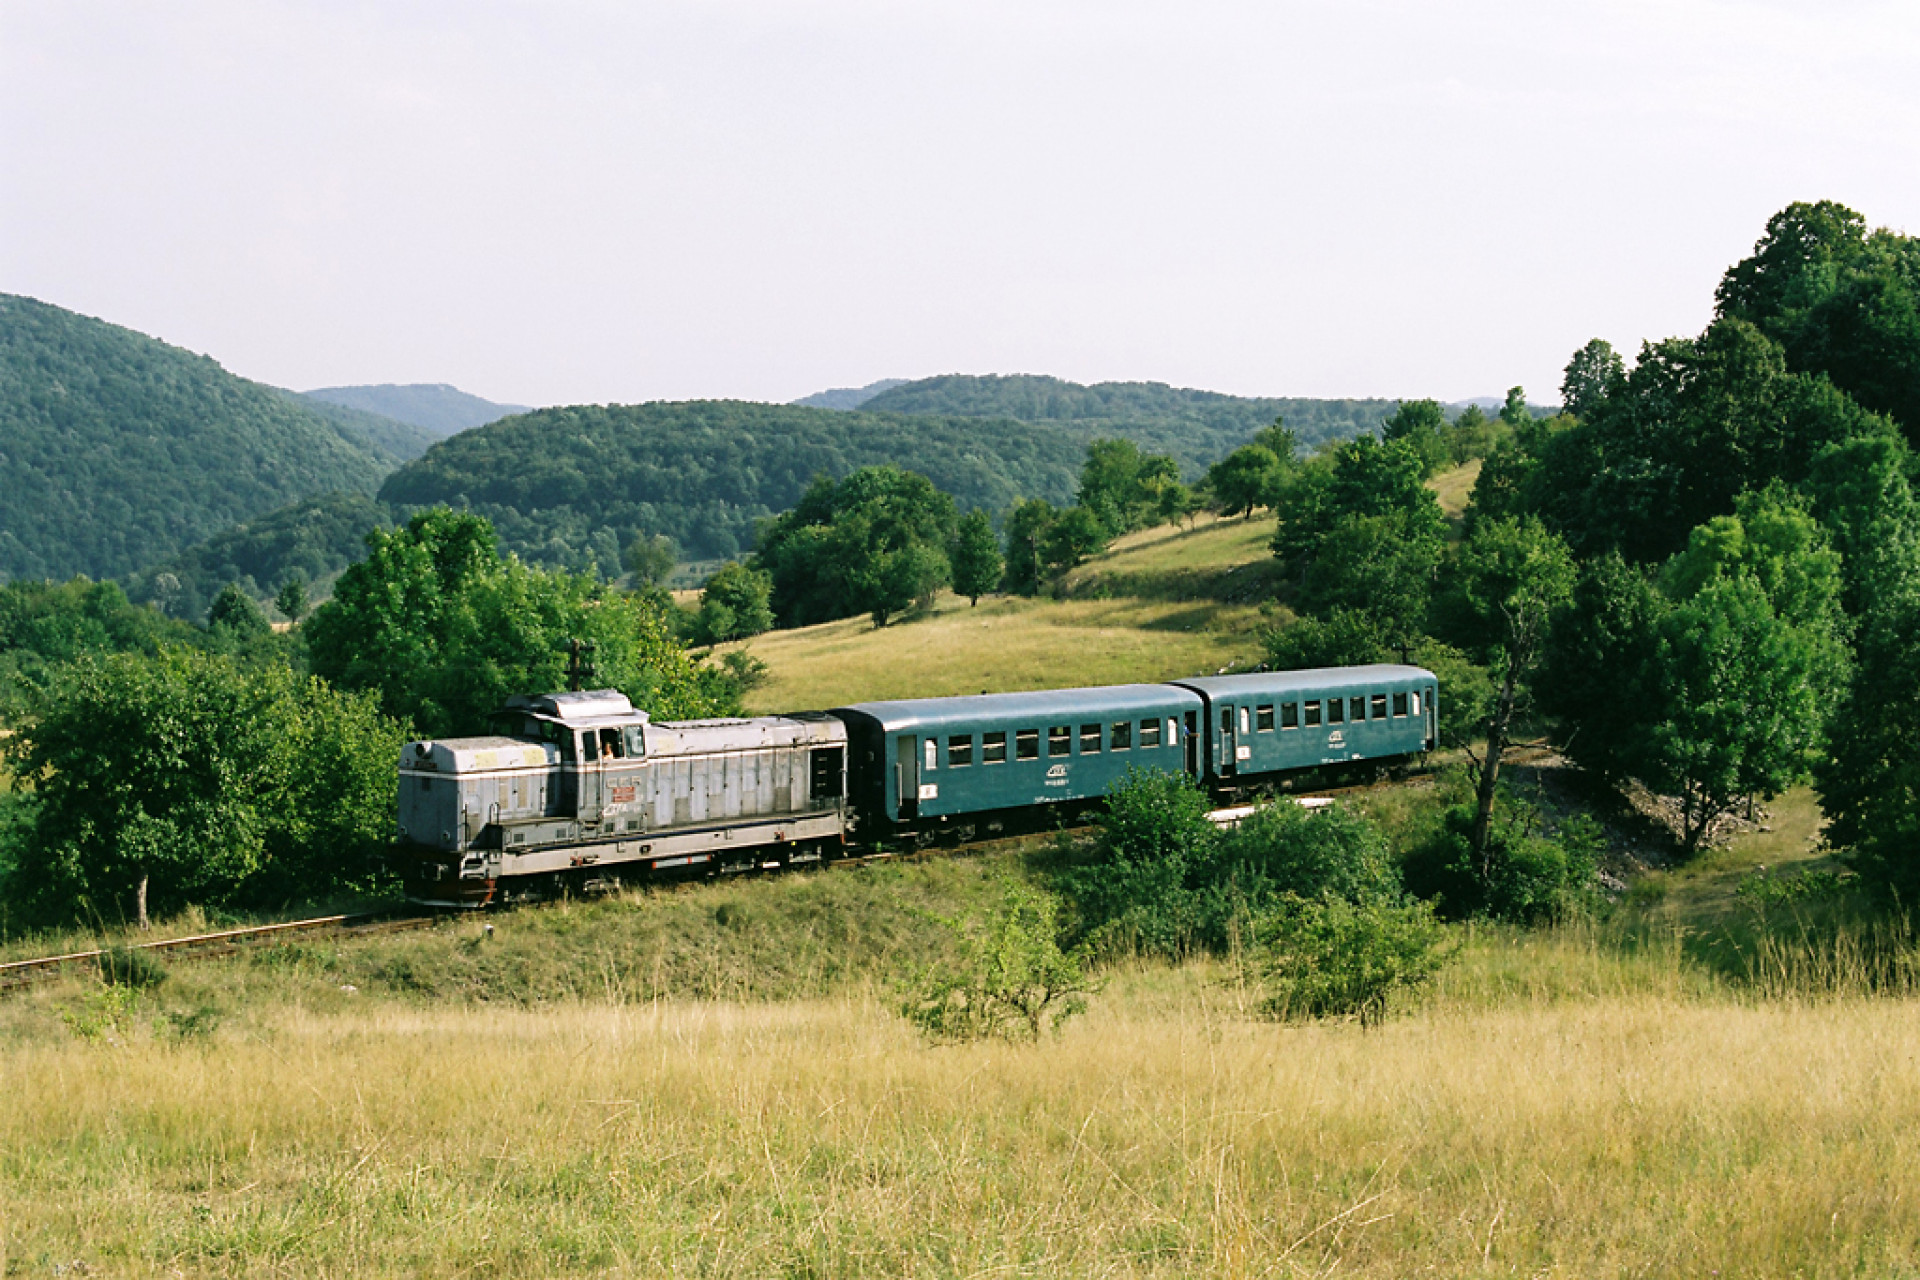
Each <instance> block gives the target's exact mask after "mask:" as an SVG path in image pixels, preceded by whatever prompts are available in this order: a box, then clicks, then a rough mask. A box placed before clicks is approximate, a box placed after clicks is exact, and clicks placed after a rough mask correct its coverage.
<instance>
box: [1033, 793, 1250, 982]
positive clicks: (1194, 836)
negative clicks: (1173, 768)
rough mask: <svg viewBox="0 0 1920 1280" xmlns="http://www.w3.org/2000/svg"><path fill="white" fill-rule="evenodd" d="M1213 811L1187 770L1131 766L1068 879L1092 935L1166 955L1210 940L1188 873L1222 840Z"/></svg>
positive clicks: (1095, 939) (1085, 929) (1099, 941)
mask: <svg viewBox="0 0 1920 1280" xmlns="http://www.w3.org/2000/svg"><path fill="white" fill-rule="evenodd" d="M1207 812H1208V804H1207V797H1206V795H1205V793H1204V792H1202V791H1201V790H1200V788H1199V787H1198V786H1196V785H1195V784H1194V783H1193V782H1192V781H1191V780H1190V779H1188V778H1187V777H1185V776H1184V775H1181V774H1171V773H1163V772H1160V771H1158V770H1144V769H1136V770H1132V771H1130V772H1129V773H1128V775H1127V778H1126V779H1125V781H1123V782H1122V783H1121V784H1120V786H1119V787H1118V788H1116V789H1115V790H1114V791H1112V792H1111V793H1109V795H1108V797H1107V809H1106V812H1105V813H1104V814H1103V815H1102V816H1101V817H1100V818H1099V819H1098V821H1097V822H1096V824H1095V826H1096V834H1095V836H1094V838H1093V840H1092V841H1091V843H1090V844H1088V845H1087V846H1086V847H1085V848H1084V850H1083V851H1082V852H1081V854H1080V856H1079V859H1078V860H1077V861H1076V862H1075V863H1074V864H1073V865H1071V866H1069V867H1068V868H1067V869H1066V871H1065V873H1064V874H1063V876H1062V877H1061V879H1062V883H1063V885H1064V887H1065V888H1066V889H1067V891H1068V893H1069V894H1070V895H1071V896H1072V898H1073V901H1074V905H1075V906H1076V907H1077V908H1078V911H1079V915H1080V926H1081V929H1082V931H1083V933H1084V936H1085V937H1086V938H1087V939H1088V940H1089V941H1091V942H1093V943H1095V944H1096V945H1100V946H1104V947H1120V946H1127V945H1130V946H1131V947H1132V948H1133V949H1135V950H1139V951H1145V952H1152V953H1156V954H1160V955H1166V956H1179V955H1183V954H1185V953H1186V952H1187V951H1189V950H1191V949H1193V947H1194V946H1195V945H1196V944H1198V943H1200V942H1202V941H1204V938H1203V936H1202V935H1203V934H1204V932H1205V929H1204V926H1203V921H1202V904H1201V895H1200V894H1199V893H1196V892H1195V891H1194V890H1193V888H1192V887H1190V885H1189V878H1190V874H1191V873H1192V872H1194V871H1195V870H1197V869H1200V868H1204V867H1206V866H1207V865H1208V864H1209V862H1210V861H1211V856H1212V854H1213V851H1214V846H1215V845H1216V844H1217V843H1218V842H1219V839H1220V833H1219V831H1218V830H1217V829H1216V828H1215V827H1214V825H1213V824H1212V823H1211V822H1209V821H1208V820H1207Z"/></svg>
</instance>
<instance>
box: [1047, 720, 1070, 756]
mask: <svg viewBox="0 0 1920 1280" xmlns="http://www.w3.org/2000/svg"><path fill="white" fill-rule="evenodd" d="M1047 754H1048V755H1050V756H1070V755H1072V754H1073V728H1072V726H1070V725H1064V724H1056V725H1054V726H1053V727H1052V728H1050V729H1048V730H1047Z"/></svg>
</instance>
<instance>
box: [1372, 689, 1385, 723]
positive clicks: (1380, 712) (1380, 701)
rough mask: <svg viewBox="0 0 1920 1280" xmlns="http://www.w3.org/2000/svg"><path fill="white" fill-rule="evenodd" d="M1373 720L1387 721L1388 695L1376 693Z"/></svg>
mask: <svg viewBox="0 0 1920 1280" xmlns="http://www.w3.org/2000/svg"><path fill="white" fill-rule="evenodd" d="M1373 718H1374V719H1375V720H1385V719H1386V718H1387V695H1386V694H1384V693H1376V694H1374V695H1373Z"/></svg>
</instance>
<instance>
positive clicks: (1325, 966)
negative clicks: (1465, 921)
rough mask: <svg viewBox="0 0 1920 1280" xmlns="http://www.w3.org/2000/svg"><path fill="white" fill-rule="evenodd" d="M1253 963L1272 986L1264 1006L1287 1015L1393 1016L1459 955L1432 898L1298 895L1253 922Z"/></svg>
mask: <svg viewBox="0 0 1920 1280" xmlns="http://www.w3.org/2000/svg"><path fill="white" fill-rule="evenodd" d="M1253 932H1254V948H1253V952H1252V959H1253V965H1252V967H1253V968H1254V970H1255V972H1256V975H1257V977H1258V979H1259V981H1260V982H1261V983H1262V985H1264V986H1265V987H1266V991H1267V998H1266V1001H1265V1002H1264V1004H1263V1005H1262V1011H1263V1012H1264V1013H1265V1014H1266V1015H1267V1016H1268V1017H1270V1018H1275V1019H1278V1020H1281V1021H1305V1020H1308V1019H1314V1018H1355V1019H1358V1020H1359V1022H1360V1025H1362V1026H1375V1025H1377V1024H1379V1023H1380V1022H1382V1021H1384V1020H1385V1019H1386V1016H1387V1013H1388V1010H1389V1007H1390V1004H1391V1001H1392V1000H1393V998H1394V997H1395V995H1397V994H1399V993H1402V992H1409V993H1410V992H1415V991H1418V990H1419V989H1420V988H1421V987H1422V986H1424V985H1425V984H1426V983H1427V982H1428V981H1429V980H1430V979H1431V978H1432V977H1433V976H1434V975H1435V974H1436V973H1438V972H1439V971H1440V970H1441V969H1442V968H1443V967H1444V966H1445V965H1446V963H1447V962H1448V961H1449V960H1450V959H1452V957H1453V954H1454V948H1449V947H1448V946H1446V945H1445V944H1446V934H1445V932H1444V931H1443V930H1442V929H1441V927H1440V925H1439V924H1438V923H1437V922H1435V920H1434V918H1433V908H1432V907H1430V906H1428V905H1426V904H1425V903H1420V902H1412V903H1394V902H1371V903H1366V904H1361V905H1355V904H1353V903H1349V902H1344V901H1342V900H1340V899H1338V898H1331V899H1310V898H1292V899H1289V900H1288V901H1286V902H1284V903H1282V904H1281V905H1280V906H1279V907H1278V908H1277V909H1275V910H1274V911H1272V912H1270V913H1268V914H1267V915H1265V916H1263V917H1262V918H1261V919H1260V920H1258V921H1257V922H1256V923H1255V926H1254V931H1253Z"/></svg>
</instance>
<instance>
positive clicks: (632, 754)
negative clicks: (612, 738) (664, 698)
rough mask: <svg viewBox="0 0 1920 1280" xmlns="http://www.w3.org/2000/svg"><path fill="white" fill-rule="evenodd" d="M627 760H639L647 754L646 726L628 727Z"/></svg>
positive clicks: (635, 725) (634, 725)
mask: <svg viewBox="0 0 1920 1280" xmlns="http://www.w3.org/2000/svg"><path fill="white" fill-rule="evenodd" d="M625 732H626V738H627V758H628V759H630V760H637V759H639V758H640V757H641V756H644V755H645V754H647V730H646V727H645V726H644V725H637V724H633V725H628V726H627V728H626V730H625Z"/></svg>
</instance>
